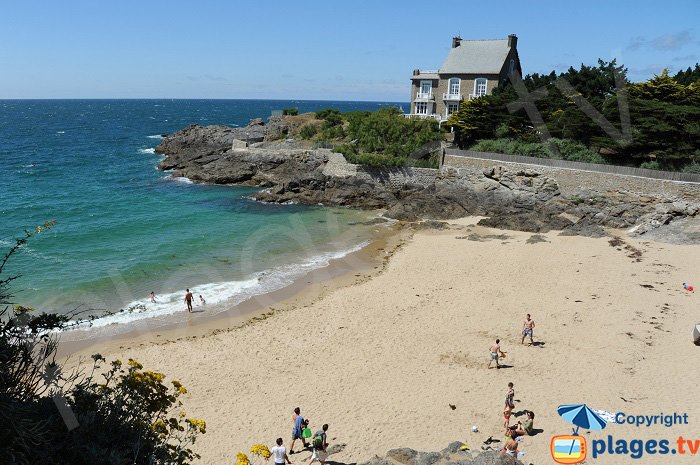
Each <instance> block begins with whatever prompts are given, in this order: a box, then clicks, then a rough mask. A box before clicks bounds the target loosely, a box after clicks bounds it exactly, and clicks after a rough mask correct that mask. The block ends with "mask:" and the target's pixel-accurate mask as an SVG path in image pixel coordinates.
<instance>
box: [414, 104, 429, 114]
mask: <svg viewBox="0 0 700 465" xmlns="http://www.w3.org/2000/svg"><path fill="white" fill-rule="evenodd" d="M416 114H417V115H427V114H428V102H416Z"/></svg>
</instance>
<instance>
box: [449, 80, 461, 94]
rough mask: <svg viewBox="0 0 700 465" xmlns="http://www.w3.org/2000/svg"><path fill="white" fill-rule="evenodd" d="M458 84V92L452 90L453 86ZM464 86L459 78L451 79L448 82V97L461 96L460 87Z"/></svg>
mask: <svg viewBox="0 0 700 465" xmlns="http://www.w3.org/2000/svg"><path fill="white" fill-rule="evenodd" d="M455 83H456V84H457V92H454V91H453V90H452V86H453V85H454V84H455ZM461 86H462V80H461V79H460V78H458V77H453V78H450V79H449V80H448V81H447V95H459V91H460V87H461Z"/></svg>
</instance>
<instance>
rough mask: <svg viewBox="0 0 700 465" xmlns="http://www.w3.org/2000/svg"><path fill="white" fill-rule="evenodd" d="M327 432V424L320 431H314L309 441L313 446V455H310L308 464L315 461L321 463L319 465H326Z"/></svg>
mask: <svg viewBox="0 0 700 465" xmlns="http://www.w3.org/2000/svg"><path fill="white" fill-rule="evenodd" d="M327 431H328V423H326V424H325V425H323V428H322V429H321V430H320V431H316V434H314V437H313V439H312V441H311V445H312V446H313V453H312V454H311V459H310V460H309V464H312V463H314V462H315V461H319V462H321V465H326V459H327V458H328V435H327V434H326V433H327Z"/></svg>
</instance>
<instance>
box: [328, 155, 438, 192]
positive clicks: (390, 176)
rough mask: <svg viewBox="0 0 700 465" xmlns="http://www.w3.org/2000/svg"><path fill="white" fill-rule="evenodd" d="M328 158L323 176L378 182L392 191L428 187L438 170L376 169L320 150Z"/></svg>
mask: <svg viewBox="0 0 700 465" xmlns="http://www.w3.org/2000/svg"><path fill="white" fill-rule="evenodd" d="M318 150H319V152H321V153H323V155H324V156H326V157H327V158H328V161H327V162H326V166H324V167H323V174H324V175H326V176H332V177H338V178H344V177H347V176H357V177H359V178H365V179H367V181H373V182H378V183H381V184H384V185H385V186H388V187H389V188H390V189H400V188H401V187H402V186H404V185H407V184H409V185H416V186H422V187H428V186H429V185H431V184H432V183H433V182H435V176H437V174H438V170H435V169H430V168H413V167H410V166H395V167H394V166H392V167H382V168H379V167H374V166H363V165H355V164H352V163H348V162H347V161H346V160H345V157H344V156H343V155H342V154H340V153H335V152H333V151H331V150H327V149H318Z"/></svg>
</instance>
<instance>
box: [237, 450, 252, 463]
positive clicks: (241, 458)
mask: <svg viewBox="0 0 700 465" xmlns="http://www.w3.org/2000/svg"><path fill="white" fill-rule="evenodd" d="M236 459H238V461H237V462H236V465H250V460H248V456H247V455H245V454H244V453H243V452H239V453H238V454H236Z"/></svg>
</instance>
